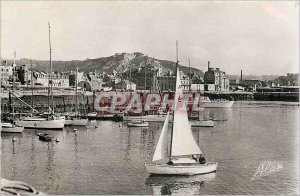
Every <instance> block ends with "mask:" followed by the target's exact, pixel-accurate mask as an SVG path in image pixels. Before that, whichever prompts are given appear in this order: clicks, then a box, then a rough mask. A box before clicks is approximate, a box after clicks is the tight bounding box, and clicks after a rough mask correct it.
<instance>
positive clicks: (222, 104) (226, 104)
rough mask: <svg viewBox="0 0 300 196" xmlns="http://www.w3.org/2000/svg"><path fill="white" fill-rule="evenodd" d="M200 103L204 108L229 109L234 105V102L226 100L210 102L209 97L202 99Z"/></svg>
mask: <svg viewBox="0 0 300 196" xmlns="http://www.w3.org/2000/svg"><path fill="white" fill-rule="evenodd" d="M200 102H201V104H202V106H203V107H205V108H231V107H232V105H233V103H234V101H229V100H226V99H213V100H210V99H209V97H202V98H201V100H200Z"/></svg>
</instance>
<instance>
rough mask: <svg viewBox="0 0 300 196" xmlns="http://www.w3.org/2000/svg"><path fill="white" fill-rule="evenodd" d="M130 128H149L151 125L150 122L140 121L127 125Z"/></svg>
mask: <svg viewBox="0 0 300 196" xmlns="http://www.w3.org/2000/svg"><path fill="white" fill-rule="evenodd" d="M127 126H128V127H148V126H149V124H148V122H146V121H144V120H138V121H131V122H129V123H127Z"/></svg>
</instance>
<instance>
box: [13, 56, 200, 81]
mask: <svg viewBox="0 0 300 196" xmlns="http://www.w3.org/2000/svg"><path fill="white" fill-rule="evenodd" d="M30 61H31V62H32V64H33V70H35V71H44V72H46V71H48V70H49V61H44V60H33V59H32V60H30V59H20V60H18V61H17V62H16V63H17V64H18V65H23V64H30ZM8 63H9V64H12V60H8ZM145 64H147V65H148V66H149V65H151V66H154V67H159V66H161V67H162V68H163V70H164V69H165V70H166V71H167V70H173V71H174V70H175V64H176V63H175V62H172V61H167V60H159V59H155V58H153V57H149V56H147V55H144V54H142V53H139V52H135V53H118V54H115V55H113V56H109V57H101V58H97V59H86V60H83V61H81V60H72V61H52V65H53V70H55V71H59V72H63V71H71V70H76V67H78V68H79V70H80V71H84V72H85V73H88V72H94V71H95V70H96V71H97V72H98V73H99V72H106V73H110V74H111V73H113V71H114V70H116V71H117V72H125V71H128V70H129V68H130V66H131V68H132V69H134V68H138V67H141V66H144V65H145ZM180 69H181V70H182V71H183V72H184V73H188V71H189V68H188V67H185V66H180ZM191 71H192V72H195V73H197V75H200V76H202V77H203V75H204V74H203V72H202V70H199V69H196V68H193V67H191Z"/></svg>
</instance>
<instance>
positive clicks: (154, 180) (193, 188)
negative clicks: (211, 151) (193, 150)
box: [145, 173, 216, 195]
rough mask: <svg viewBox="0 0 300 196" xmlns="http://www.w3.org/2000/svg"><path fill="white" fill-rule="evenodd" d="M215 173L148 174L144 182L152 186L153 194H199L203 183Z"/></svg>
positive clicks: (212, 178)
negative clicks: (188, 174) (183, 174)
mask: <svg viewBox="0 0 300 196" xmlns="http://www.w3.org/2000/svg"><path fill="white" fill-rule="evenodd" d="M215 176H216V173H210V174H204V175H194V176H152V175H151V176H149V177H148V178H147V179H146V182H145V184H146V185H147V186H151V187H152V188H153V195H170V194H173V193H178V194H184V195H186V194H188V195H194V194H199V193H200V191H201V190H200V189H201V187H204V186H205V183H207V182H209V181H212V180H214V178H215Z"/></svg>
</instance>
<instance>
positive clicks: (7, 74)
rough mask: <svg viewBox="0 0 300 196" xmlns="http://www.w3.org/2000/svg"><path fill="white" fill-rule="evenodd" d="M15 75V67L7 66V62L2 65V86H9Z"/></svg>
mask: <svg viewBox="0 0 300 196" xmlns="http://www.w3.org/2000/svg"><path fill="white" fill-rule="evenodd" d="M12 75H13V66H12V65H7V61H2V63H1V86H7V85H9V80H10V79H11V77H12Z"/></svg>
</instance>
